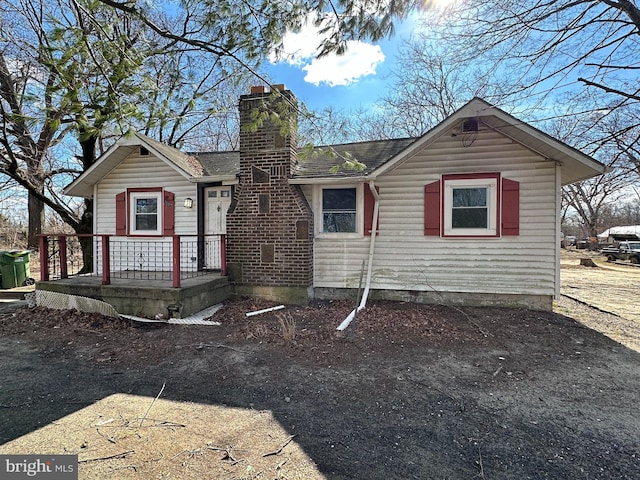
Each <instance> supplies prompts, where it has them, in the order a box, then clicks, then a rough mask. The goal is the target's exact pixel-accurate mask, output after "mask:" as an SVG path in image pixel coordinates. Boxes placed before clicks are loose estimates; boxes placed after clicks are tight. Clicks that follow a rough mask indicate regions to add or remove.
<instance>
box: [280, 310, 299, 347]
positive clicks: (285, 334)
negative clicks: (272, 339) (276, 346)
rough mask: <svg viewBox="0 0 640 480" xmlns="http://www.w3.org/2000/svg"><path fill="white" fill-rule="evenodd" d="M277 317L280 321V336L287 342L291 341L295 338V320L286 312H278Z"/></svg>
mask: <svg viewBox="0 0 640 480" xmlns="http://www.w3.org/2000/svg"><path fill="white" fill-rule="evenodd" d="M277 317H278V321H279V322H280V333H281V334H282V338H284V340H285V341H287V342H292V341H293V340H294V339H295V338H296V321H295V320H294V319H293V317H292V316H291V314H290V313H288V312H285V313H278V314H277Z"/></svg>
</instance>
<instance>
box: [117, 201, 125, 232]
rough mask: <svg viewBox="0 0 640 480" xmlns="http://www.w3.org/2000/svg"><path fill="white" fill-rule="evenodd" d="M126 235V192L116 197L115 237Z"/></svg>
mask: <svg viewBox="0 0 640 480" xmlns="http://www.w3.org/2000/svg"><path fill="white" fill-rule="evenodd" d="M126 234H127V192H120V193H118V194H117V195H116V235H126Z"/></svg>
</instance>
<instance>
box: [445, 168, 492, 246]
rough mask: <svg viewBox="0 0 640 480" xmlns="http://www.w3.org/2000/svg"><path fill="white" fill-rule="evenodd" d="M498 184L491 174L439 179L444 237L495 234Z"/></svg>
mask: <svg viewBox="0 0 640 480" xmlns="http://www.w3.org/2000/svg"><path fill="white" fill-rule="evenodd" d="M498 181H499V177H498V175H494V174H490V175H476V176H474V178H463V177H462V176H457V175H445V176H444V177H443V186H444V195H443V197H444V198H443V200H444V209H443V213H444V232H443V233H444V235H445V236H482V237H491V236H496V235H497V232H498V228H497V221H498V213H499V212H498V200H499V199H498Z"/></svg>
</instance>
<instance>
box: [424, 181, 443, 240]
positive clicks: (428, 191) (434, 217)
mask: <svg viewBox="0 0 640 480" xmlns="http://www.w3.org/2000/svg"><path fill="white" fill-rule="evenodd" d="M424 234H425V235H437V236H440V180H438V181H437V182H433V183H429V184H428V185H425V186H424Z"/></svg>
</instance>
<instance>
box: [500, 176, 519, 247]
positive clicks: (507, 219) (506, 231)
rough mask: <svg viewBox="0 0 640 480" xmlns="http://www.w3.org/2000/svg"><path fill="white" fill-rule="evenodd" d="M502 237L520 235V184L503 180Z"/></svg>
mask: <svg viewBox="0 0 640 480" xmlns="http://www.w3.org/2000/svg"><path fill="white" fill-rule="evenodd" d="M502 235H520V182H516V181H515V180H509V179H507V178H503V179H502Z"/></svg>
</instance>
